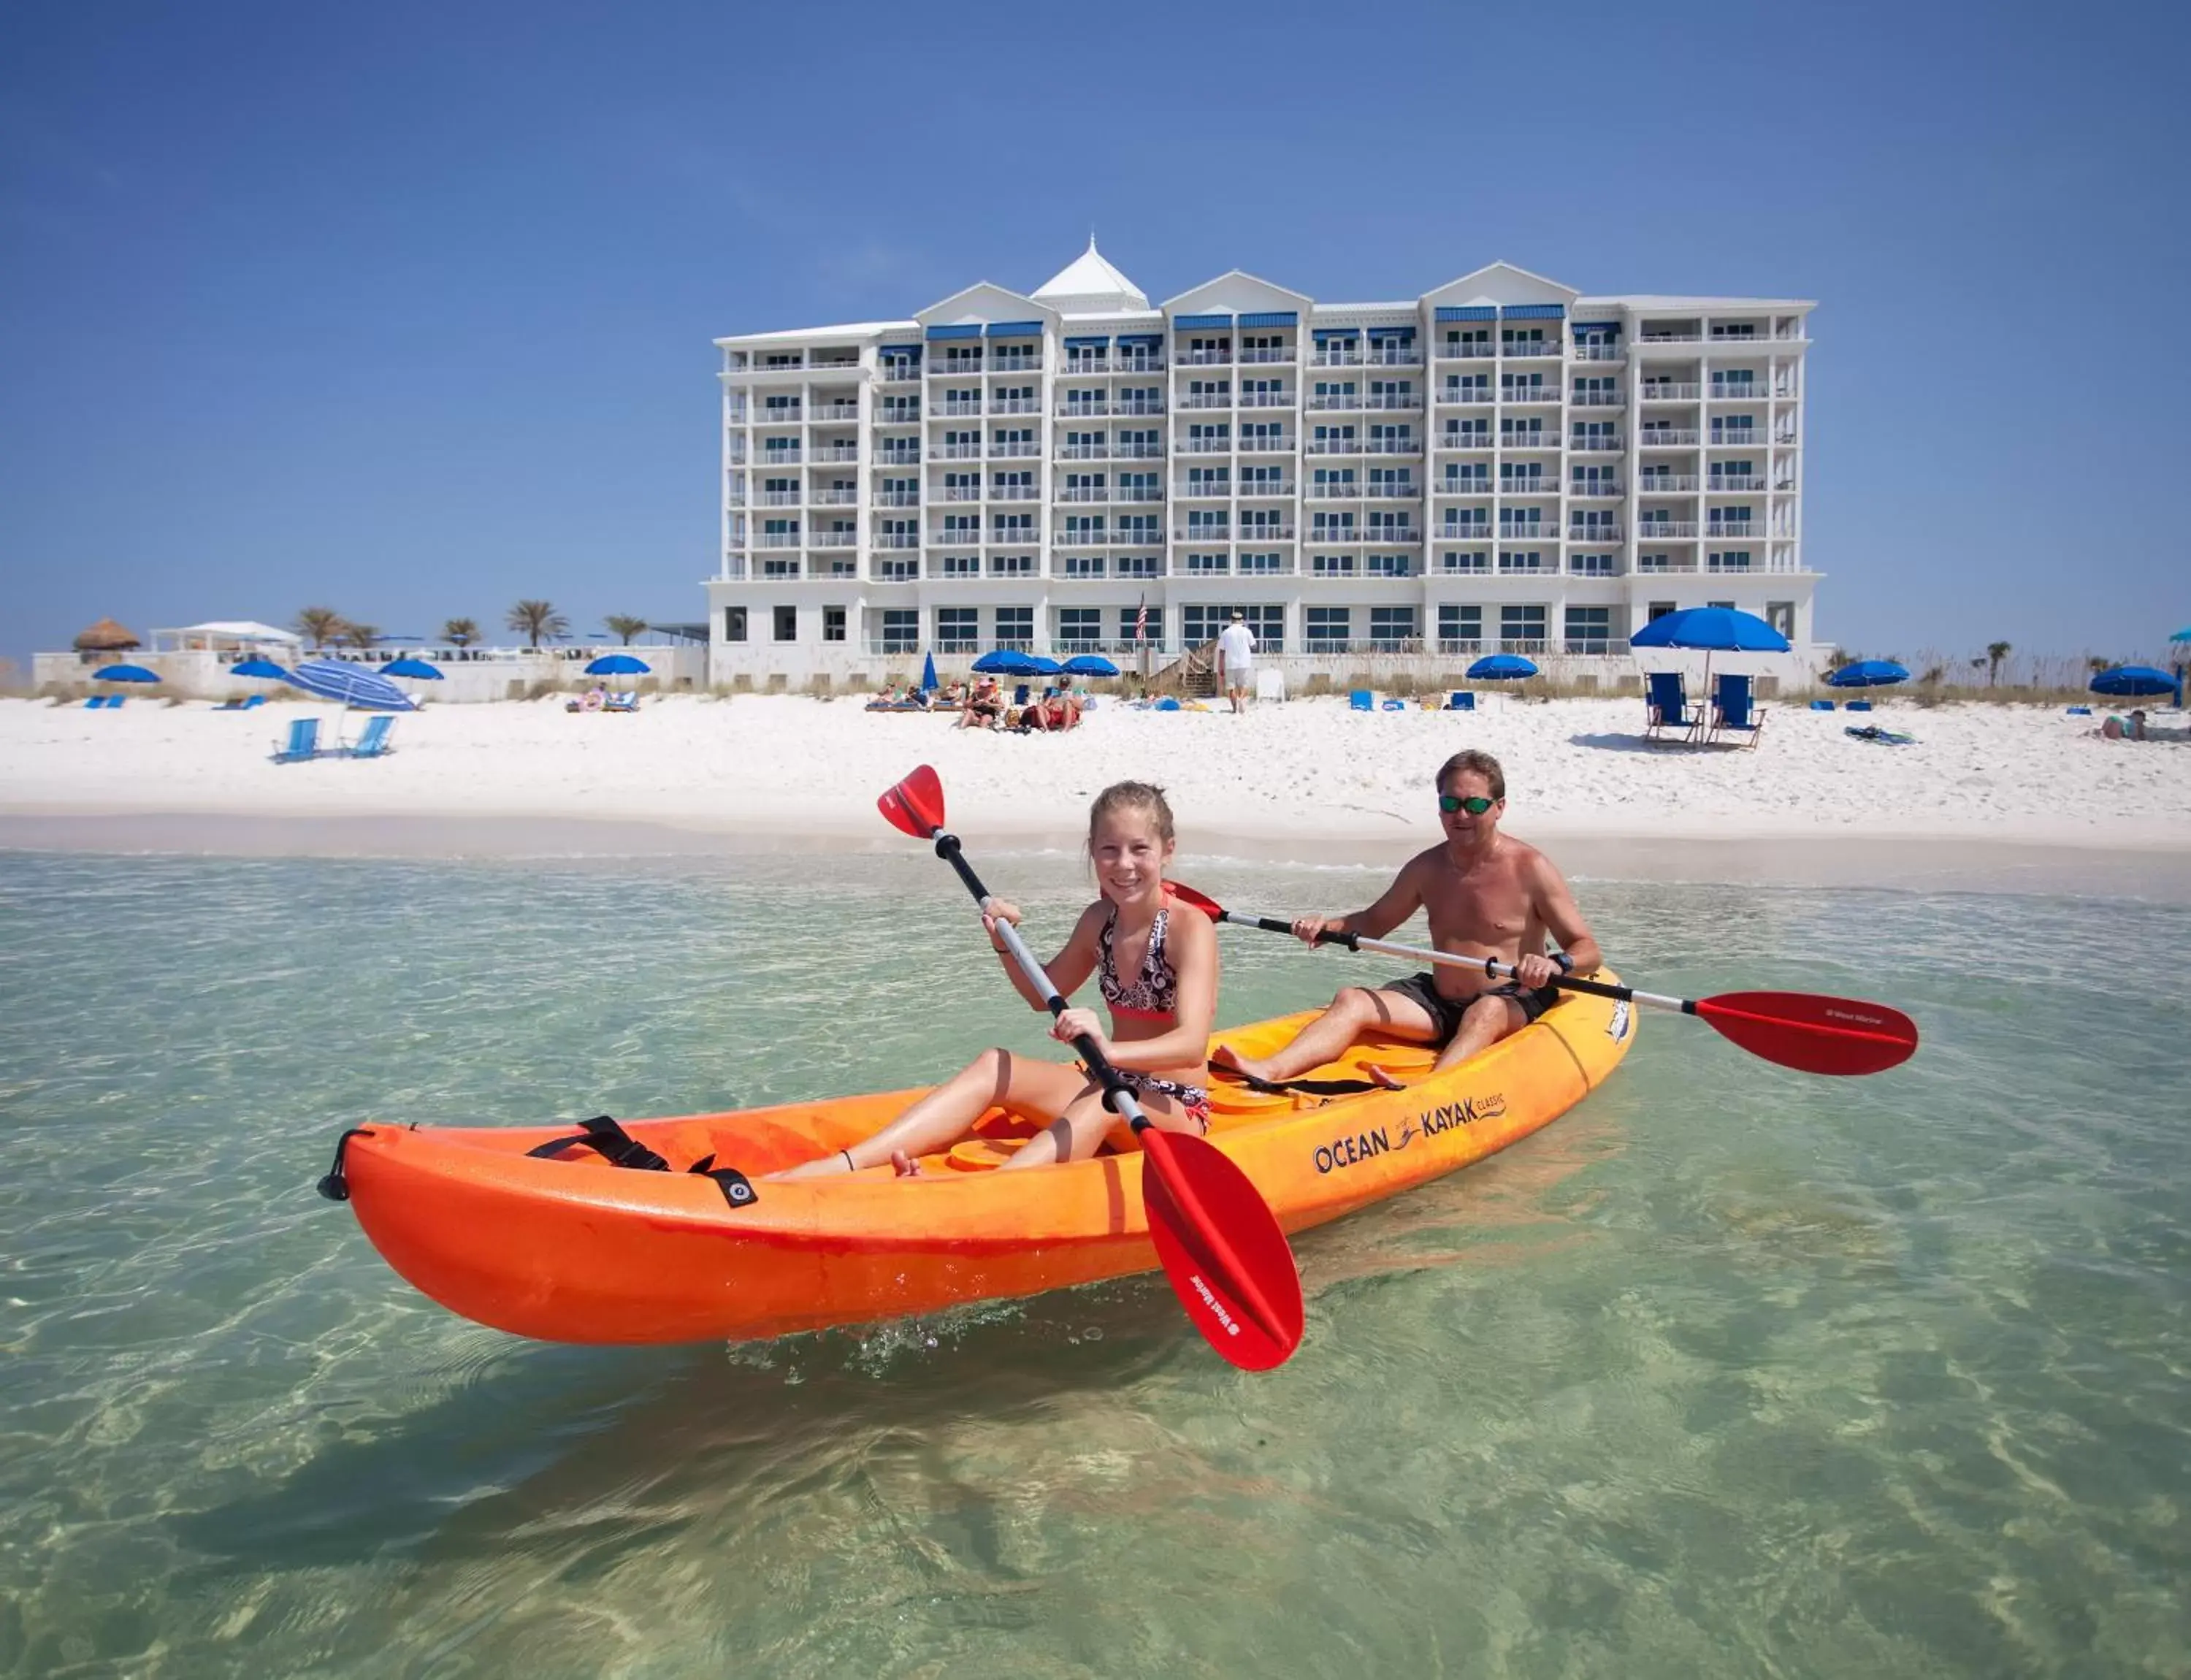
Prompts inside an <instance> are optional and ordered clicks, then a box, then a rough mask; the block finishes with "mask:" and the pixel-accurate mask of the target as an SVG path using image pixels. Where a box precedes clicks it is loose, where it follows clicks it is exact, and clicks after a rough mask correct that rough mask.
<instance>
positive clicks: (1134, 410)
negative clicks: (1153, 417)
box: [1111, 396, 1164, 414]
mask: <svg viewBox="0 0 2191 1680" xmlns="http://www.w3.org/2000/svg"><path fill="white" fill-rule="evenodd" d="M1111 412H1112V413H1113V414H1161V413H1164V399H1163V398H1162V397H1160V396H1122V397H1120V398H1118V401H1115V402H1113V404H1112V405H1111Z"/></svg>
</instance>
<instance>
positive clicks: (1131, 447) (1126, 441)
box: [1098, 430, 1164, 456]
mask: <svg viewBox="0 0 2191 1680" xmlns="http://www.w3.org/2000/svg"><path fill="white" fill-rule="evenodd" d="M1098 441H1101V440H1100V438H1099V440H1098ZM1118 453H1120V454H1121V455H1125V456H1135V455H1161V454H1163V453H1164V440H1163V438H1162V437H1161V436H1159V435H1158V433H1157V432H1155V431H1153V430H1151V431H1122V432H1120V433H1119V434H1118Z"/></svg>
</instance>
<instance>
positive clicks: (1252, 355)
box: [1239, 345, 1294, 363]
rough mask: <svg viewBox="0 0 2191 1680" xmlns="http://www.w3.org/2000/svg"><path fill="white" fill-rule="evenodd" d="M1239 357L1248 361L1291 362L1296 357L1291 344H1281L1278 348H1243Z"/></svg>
mask: <svg viewBox="0 0 2191 1680" xmlns="http://www.w3.org/2000/svg"><path fill="white" fill-rule="evenodd" d="M1239 359H1240V360H1241V361H1243V362H1264V363H1273V362H1291V361H1292V360H1293V359H1294V350H1293V346H1292V345H1283V346H1281V347H1280V348H1279V349H1278V350H1242V351H1241V352H1240V356H1239Z"/></svg>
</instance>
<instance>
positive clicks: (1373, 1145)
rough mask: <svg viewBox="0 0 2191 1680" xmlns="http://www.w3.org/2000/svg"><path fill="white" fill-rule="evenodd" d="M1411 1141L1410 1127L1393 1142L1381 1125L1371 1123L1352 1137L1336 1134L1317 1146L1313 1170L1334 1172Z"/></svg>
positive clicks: (1406, 1144) (1385, 1153) (1403, 1145)
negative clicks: (1328, 1140)
mask: <svg viewBox="0 0 2191 1680" xmlns="http://www.w3.org/2000/svg"><path fill="white" fill-rule="evenodd" d="M1412 1142H1414V1130H1413V1128H1412V1127H1410V1128H1409V1130H1406V1131H1403V1132H1402V1133H1401V1134H1400V1141H1399V1142H1398V1143H1397V1144H1395V1143H1394V1142H1392V1140H1391V1137H1390V1136H1387V1135H1386V1131H1385V1128H1384V1127H1382V1126H1372V1127H1370V1128H1369V1130H1367V1131H1358V1132H1357V1133H1355V1134H1354V1136H1352V1137H1335V1138H1334V1139H1332V1141H1331V1142H1329V1143H1319V1144H1317V1146H1316V1170H1317V1171H1318V1172H1320V1173H1330V1172H1336V1171H1338V1170H1339V1169H1340V1168H1341V1167H1351V1166H1357V1165H1360V1164H1361V1163H1362V1162H1363V1161H1367V1160H1370V1159H1374V1158H1375V1157H1376V1156H1379V1155H1389V1154H1391V1153H1392V1151H1393V1150H1394V1149H1395V1148H1399V1149H1404V1148H1407V1147H1408V1145H1409V1144H1410V1143H1412Z"/></svg>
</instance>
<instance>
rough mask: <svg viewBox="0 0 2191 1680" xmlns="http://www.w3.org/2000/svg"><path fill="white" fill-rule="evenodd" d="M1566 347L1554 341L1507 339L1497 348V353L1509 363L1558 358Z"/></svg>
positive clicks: (1556, 340)
mask: <svg viewBox="0 0 2191 1680" xmlns="http://www.w3.org/2000/svg"><path fill="white" fill-rule="evenodd" d="M1565 349H1566V346H1565V345H1562V344H1561V343H1560V341H1559V340H1558V339H1507V340H1505V342H1503V343H1501V344H1500V346H1499V353H1500V355H1501V356H1505V358H1506V359H1507V360H1508V361H1509V362H1513V361H1517V360H1519V361H1528V360H1529V359H1530V358H1531V357H1533V356H1559V355H1561V354H1562V353H1563V352H1564V350H1565Z"/></svg>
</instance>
